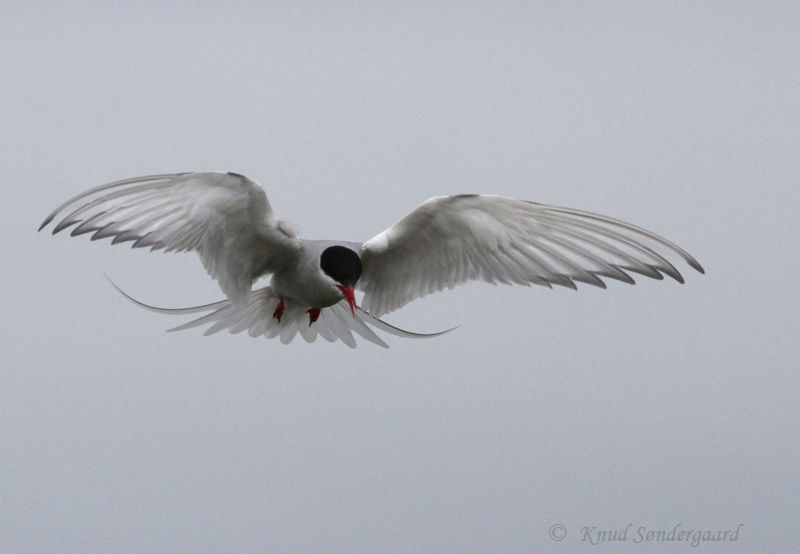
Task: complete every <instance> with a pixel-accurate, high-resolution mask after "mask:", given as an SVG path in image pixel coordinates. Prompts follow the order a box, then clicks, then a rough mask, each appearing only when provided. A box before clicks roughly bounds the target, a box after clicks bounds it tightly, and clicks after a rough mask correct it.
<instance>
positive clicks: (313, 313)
mask: <svg viewBox="0 0 800 554" xmlns="http://www.w3.org/2000/svg"><path fill="white" fill-rule="evenodd" d="M321 309H322V308H311V309H310V310H307V313H308V326H309V327H311V324H312V323H314V322H315V321H316V320H317V319H319V312H320V310H321Z"/></svg>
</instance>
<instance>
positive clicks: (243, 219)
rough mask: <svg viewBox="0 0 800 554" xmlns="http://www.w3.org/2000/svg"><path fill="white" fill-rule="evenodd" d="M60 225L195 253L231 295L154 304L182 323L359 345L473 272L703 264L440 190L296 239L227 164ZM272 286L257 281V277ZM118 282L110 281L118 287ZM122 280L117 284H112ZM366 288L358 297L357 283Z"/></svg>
mask: <svg viewBox="0 0 800 554" xmlns="http://www.w3.org/2000/svg"><path fill="white" fill-rule="evenodd" d="M59 216H60V219H59V221H58V222H57V223H56V224H55V225H54V227H53V231H52V232H53V234H56V233H58V232H60V231H63V230H64V229H67V228H68V227H72V226H73V225H75V227H74V228H73V229H72V231H71V234H72V236H76V235H82V234H86V233H91V234H92V235H91V238H92V240H97V239H103V238H111V239H112V240H111V243H112V244H117V243H121V242H128V241H130V242H132V247H133V248H140V247H148V248H150V250H159V249H163V250H164V251H166V252H185V251H195V252H197V254H198V255H199V256H200V259H201V261H202V263H203V265H204V266H205V269H206V270H207V271H208V273H209V275H210V276H211V277H212V278H213V279H215V280H216V281H217V282H218V284H219V286H220V288H221V289H222V292H223V293H224V294H225V296H226V297H227V298H226V299H225V300H222V301H220V302H215V303H212V304H206V305H203V306H194V307H190V308H177V309H172V308H159V307H155V306H150V305H147V304H145V303H143V302H140V301H138V300H135V299H133V298H132V297H130V296H129V295H127V294H125V293H124V292H122V291H121V290H120V289H119V288H118V287H117V290H120V292H122V294H124V295H125V296H126V297H127V298H129V299H130V300H132V301H133V302H135V303H137V304H138V305H140V306H142V307H144V308H147V309H149V310H152V311H156V312H160V313H167V314H179V315H181V314H196V313H201V314H204V315H202V316H200V317H198V318H197V319H193V320H190V321H189V322H188V323H185V324H183V325H180V326H178V327H175V328H173V329H170V330H171V331H172V330H180V329H186V328H190V327H196V326H201V325H207V324H210V327H209V328H208V329H207V330H206V334H211V333H215V332H218V331H221V330H224V329H227V330H229V331H230V332H231V333H238V332H243V331H247V332H248V333H249V334H250V335H251V336H254V337H257V336H265V337H268V338H274V337H279V338H280V341H281V342H283V343H289V342H291V341H292V339H293V338H294V337H295V336H296V335H297V334H300V335H301V336H302V337H303V338H304V339H305V340H306V341H308V342H312V341H314V340H315V339H316V338H317V336H320V337H322V338H323V339H325V340H327V341H330V342H334V341H336V340H341V341H342V342H344V343H345V344H347V345H348V346H350V347H351V348H354V347H355V346H356V342H355V339H354V337H353V333H355V334H357V335H359V336H361V337H363V338H364V339H366V340H368V341H370V342H372V343H375V344H377V345H380V346H383V347H386V348H388V345H387V344H386V343H385V342H384V341H383V340H382V339H381V338H380V337H379V336H378V335H377V334H376V333H375V332H374V331H373V330H372V329H371V328H370V327H375V328H376V329H379V330H381V331H384V332H387V333H390V334H393V335H397V336H402V337H409V338H427V337H434V336H438V335H441V334H443V333H446V332H448V331H451V330H452V329H449V330H448V331H442V332H441V333H432V334H422V333H412V332H410V331H406V330H403V329H400V328H398V327H395V326H392V325H390V324H389V323H386V322H385V321H383V320H381V319H379V316H382V315H383V314H386V313H388V312H391V311H394V310H396V309H398V308H400V307H402V306H404V305H406V304H407V303H409V302H411V301H412V300H415V299H417V298H420V297H423V296H426V295H428V294H431V293H433V292H437V291H441V290H443V289H451V288H453V287H454V286H456V285H459V284H461V283H465V282H467V281H473V280H481V281H487V282H489V283H498V282H499V283H505V284H512V283H516V284H522V285H527V286H529V285H532V284H533V285H542V286H545V287H551V288H552V286H553V285H559V286H563V287H569V288H572V289H576V288H577V287H576V283H578V282H580V283H586V284H589V285H594V286H597V287H602V288H605V287H606V284H605V282H604V281H603V278H606V279H615V280H618V281H622V282H625V283H630V284H633V283H634V280H633V278H632V277H631V275H630V274H631V273H637V274H640V275H644V276H646V277H650V278H653V279H663V278H664V275H668V276H669V277H671V278H673V279H674V280H676V281H678V282H679V283H683V282H684V279H683V277H682V276H681V274H680V272H679V271H678V270H677V269H676V268H675V266H674V265H673V264H672V262H671V261H670V260H669V258H674V257H675V256H677V257H680V258H682V259H683V260H684V261H685V262H686V263H687V264H688V265H689V266H690V267H692V268H693V269H695V270H697V271H698V272H700V273H704V270H703V268H702V266H701V265H700V264H699V263H698V262H697V260H695V259H694V258H693V257H692V256H691V255H689V253H688V252H686V251H685V250H683V249H682V248H680V247H678V246H677V245H675V244H673V243H672V242H670V241H668V240H667V239H664V238H662V237H660V236H658V235H656V234H654V233H652V232H650V231H647V230H645V229H643V228H641V227H637V226H635V225H631V224H630V223H625V222H623V221H619V220H617V219H612V218H610V217H606V216H602V215H599V214H595V213H591V212H585V211H580V210H574V209H569V208H562V207H557V206H548V205H544V204H538V203H535V202H527V201H522V200H513V199H510V198H505V197H501V196H492V195H483V194H459V195H455V196H437V197H434V198H431V199H429V200H427V201H425V202H423V203H422V204H420V205H419V206H417V207H416V208H415V209H414V210H412V211H411V212H410V213H409V214H408V215H406V216H405V217H403V218H402V219H401V220H400V221H398V222H397V223H395V224H394V225H392V226H391V227H389V228H388V229H386V230H385V231H383V232H381V233H378V234H377V235H376V236H374V237H373V238H371V239H369V240H368V241H366V242H364V243H358V242H347V241H331V240H306V239H301V238H300V237H298V236H297V234H296V233H295V232H294V231H293V230H292V229H291V228H290V227H289V226H288V225H287V224H286V223H284V222H283V221H281V220H280V219H278V218H277V217H276V215H275V213H274V212H273V211H272V207H271V206H270V203H269V201H268V200H267V196H266V194H265V192H264V189H263V188H262V187H261V186H260V185H259V184H258V183H256V182H255V181H252V180H250V179H248V178H247V177H244V176H243V175H239V174H237V173H230V172H227V173H226V172H200V173H174V174H162V175H149V176H145V177H136V178H133V179H124V180H121V181H115V182H113V183H109V184H106V185H102V186H99V187H96V188H93V189H91V190H88V191H86V192H84V193H82V194H79V195H78V196H75V197H74V198H71V199H70V200H67V201H66V202H64V203H63V204H61V205H60V206H59V207H57V208H56V209H55V210H54V211H53V212H52V213H51V214H50V215H48V216H47V218H46V219H45V220H44V222H43V223H42V225H41V226H40V227H39V230H40V231H41V230H42V229H43V228H44V227H46V226H47V225H48V224H50V223H51V222H53V220H55V219H56V218H57V217H59ZM270 275H271V281H270V284H269V285H268V286H266V287H263V288H259V289H256V290H252V286H253V284H254V283H255V281H256V280H258V279H259V278H261V277H263V276H270ZM112 284H113V283H112ZM114 286H115V287H116V285H114ZM356 289H358V290H359V291H361V292H363V297H362V301H361V305H360V306H359V305H358V304H357V302H356V298H355V290H356Z"/></svg>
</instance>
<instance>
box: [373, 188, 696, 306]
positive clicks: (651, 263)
mask: <svg viewBox="0 0 800 554" xmlns="http://www.w3.org/2000/svg"><path fill="white" fill-rule="evenodd" d="M675 255H677V256H679V257H680V258H683V259H684V260H685V261H686V263H688V264H689V266H691V267H692V268H694V269H696V270H697V271H699V272H701V273H702V272H703V268H702V267H701V266H700V264H699V263H698V262H697V260H695V259H694V258H693V257H692V256H691V255H689V253H688V252H686V251H685V250H683V249H682V248H680V247H678V246H677V245H675V244H673V243H672V242H670V241H668V240H666V239H664V238H662V237H660V236H658V235H656V234H655V233H652V232H650V231H647V230H645V229H642V228H641V227H637V226H635V225H631V224H629V223H625V222H623V221H619V220H616V219H613V218H609V217H606V216H602V215H599V214H594V213H591V212H584V211H580V210H573V209H569V208H560V207H556V206H547V205H543V204H536V203H533V202H525V201H520V200H512V199H509V198H503V197H499V196H488V195H459V196H446V197H435V198H431V199H430V200H428V201H427V202H425V203H423V204H421V205H420V206H418V207H417V208H416V209H415V210H413V211H412V212H411V213H409V214H408V215H406V216H405V217H404V218H402V219H401V220H400V221H398V222H397V223H396V224H395V225H393V226H392V227H390V228H388V229H386V230H385V231H383V232H382V233H379V234H378V235H376V236H375V237H373V238H372V239H370V240H369V241H367V242H365V243H364V244H363V246H362V255H361V257H362V263H363V273H362V276H361V280H360V281H359V288H360V289H361V290H363V291H364V301H363V304H364V308H366V309H367V310H369V312H370V313H372V314H374V315H381V314H384V313H387V312H390V311H392V310H396V309H397V308H400V307H401V306H403V305H405V304H407V303H408V302H410V301H412V300H414V299H416V298H419V297H422V296H425V295H427V294H431V293H433V292H436V291H440V290H443V289H445V288H453V287H454V286H456V285H458V284H460V283H464V282H466V281H470V280H483V281H488V282H490V283H496V282H500V283H517V284H523V285H530V284H536V285H542V286H547V287H552V285H560V286H564V287H570V288H576V282H584V283H588V284H591V285H594V286H599V287H605V283H604V282H603V280H602V278H603V277H605V278H611V279H616V280H619V281H623V282H627V283H633V282H634V281H633V278H632V277H631V276H630V275H629V273H638V274H641V275H645V276H647V277H651V278H654V279H663V275H668V276H670V277H672V278H673V279H675V280H676V281H678V282H681V283H682V282H683V277H682V276H681V274H680V272H679V271H678V270H677V269H676V268H675V266H674V265H673V263H672V262H671V261H670V260H669V257H670V256H675Z"/></svg>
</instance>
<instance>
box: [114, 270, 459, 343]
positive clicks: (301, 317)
mask: <svg viewBox="0 0 800 554" xmlns="http://www.w3.org/2000/svg"><path fill="white" fill-rule="evenodd" d="M111 284H112V285H114V287H115V288H116V289H117V290H118V291H119V292H120V293H121V294H122V295H123V296H125V297H126V298H127V299H128V300H130V301H132V302H133V303H135V304H137V305H139V306H141V307H143V308H145V309H148V310H150V311H154V312H158V313H163V314H170V315H187V314H196V313H205V312H208V313H206V314H205V315H203V316H200V317H198V318H197V319H193V320H191V321H189V322H187V323H184V324H183V325H179V326H178V327H173V328H172V329H170V331H181V330H183V329H189V328H192V327H199V326H203V325H209V327H208V328H207V329H206V331H205V333H204V334H205V335H212V334H214V333H218V332H220V331H223V330H225V329H227V330H228V331H229V332H230V333H241V332H243V331H247V333H248V334H249V335H250V336H251V337H258V336H264V337H267V338H276V337H277V338H279V339H280V341H281V342H282V343H284V344H288V343H290V342H291V341H292V340H293V339H294V338H295V337H296V336H297V335H298V334H299V335H300V336H302V337H303V339H305V340H306V342H314V341H315V340H316V339H317V336H320V337H322V338H323V339H325V340H327V341H328V342H334V341H336V340H341V341H342V342H344V343H345V344H346V345H347V346H349V347H350V348H355V347H356V341H355V338H354V337H353V333H355V334H357V335H359V336H361V337H362V338H364V339H366V340H368V341H369V342H371V343H374V344H377V345H379V346H382V347H384V348H389V345H388V344H386V343H385V342H384V341H383V340H382V339H381V338H380V337H379V336H378V335H376V334H375V332H374V331H373V330H372V329H370V328H369V327H368V326H367V325H366V324H369V325H371V326H373V327H375V328H377V329H380V330H381V331H385V332H387V333H389V334H392V335H396V336H399V337H405V338H431V337H436V336H439V335H443V334H444V333H447V332H449V331H452V329H448V330H447V331H442V332H439V333H431V334H423V333H412V332H411V331H405V330H403V329H400V328H398V327H395V326H393V325H390V324H389V323H386V322H385V321H382V320H380V319H378V318H377V317H374V316H372V315H370V314H369V313H368V312H365V311H364V310H362V309H361V308H357V310H356V314H355V317H353V314H352V313H351V312H350V307H349V306H348V305H347V303H346V302H344V301H343V302H339V303H338V304H334V305H333V306H330V307H328V308H323V309H322V310H321V311H320V313H319V318H318V319H317V320H316V321H315V322H313V323H309V321H310V319H309V315H308V306H301V305H300V304H296V303H294V302H291V301H289V300H284V309H283V312H282V315H281V317H280V319H277V318H275V317H274V314H275V309H276V308H277V307H278V303H279V302H280V300H281V299H280V298H279V297H278V296H276V295H275V293H274V292H273V290H272V287H264V288H262V289H258V290H254V291H251V292H250V293H249V294H248V295H247V299H246V301H245V302H241V303H237V304H234V303H232V302H231V301H230V300H223V301H221V302H215V303H213V304H205V305H203V306H194V307H191V308H177V309H172V308H158V307H155V306H150V305H148V304H145V303H143V302H140V301H138V300H136V299H135V298H132V297H131V296H129V295H128V294H127V293H125V292H124V291H123V290H122V289H120V288H119V287H117V285H115V284H114V283H113V282H112V283H111Z"/></svg>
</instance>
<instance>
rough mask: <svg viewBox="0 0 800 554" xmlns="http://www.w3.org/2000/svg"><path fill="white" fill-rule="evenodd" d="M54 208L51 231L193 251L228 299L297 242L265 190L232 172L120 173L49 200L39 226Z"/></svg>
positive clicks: (288, 256)
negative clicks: (53, 202) (56, 202)
mask: <svg viewBox="0 0 800 554" xmlns="http://www.w3.org/2000/svg"><path fill="white" fill-rule="evenodd" d="M57 216H61V219H60V220H59V221H58V222H57V223H56V225H55V226H54V228H53V233H54V234H55V233H58V232H60V231H62V230H64V229H66V228H68V227H71V226H73V225H75V228H74V229H73V230H72V233H71V234H72V235H73V236H75V235H80V234H84V233H92V240H97V239H102V238H107V237H112V244H116V243H119V242H125V241H132V246H133V247H134V248H138V247H149V248H150V249H151V250H158V249H164V251H166V252H170V251H175V252H181V251H192V250H193V251H196V252H197V253H198V254H199V256H200V259H201V260H202V262H203V265H204V266H205V268H206V270H207V271H208V273H209V274H210V275H211V277H212V278H214V279H217V280H218V282H219V285H220V288H221V289H222V291H223V292H224V293H225V294H226V295H227V296H228V297H229V298H231V299H233V300H237V301H238V300H241V299H242V298H244V296H245V295H246V294H247V292H249V291H250V287H251V286H252V283H253V281H254V280H255V279H256V278H258V277H259V276H260V275H262V274H264V273H269V272H273V271H277V270H278V269H280V268H282V267H284V266H285V265H286V264H288V263H290V262H291V261H292V260H294V259H295V258H296V257H297V256H298V255H299V253H300V250H301V244H300V241H299V239H297V238H296V237H295V236H294V234H293V233H291V232H290V231H288V230H287V229H286V227H285V225H283V224H282V222H280V221H279V220H278V219H277V218H276V217H275V214H274V213H273V212H272V208H271V207H270V205H269V201H268V200H267V196H266V194H265V193H264V190H263V189H262V188H261V187H260V186H259V185H258V184H257V183H255V182H254V181H251V180H249V179H247V178H246V177H243V176H241V175H237V174H233V173H219V172H205V173H176V174H164V175H150V176H146V177H137V178H133V179H125V180H122V181H116V182H113V183H109V184H107V185H103V186H100V187H97V188H94V189H91V190H89V191H87V192H85V193H83V194H80V195H78V196H76V197H74V198H72V199H70V200H68V201H67V202H65V203H63V204H62V205H61V206H59V207H58V208H56V209H55V210H54V211H53V212H52V213H51V214H50V215H48V216H47V218H46V219H45V220H44V222H43V223H42V225H41V227H40V228H39V230H41V229H42V228H44V227H45V226H47V225H48V224H49V223H51V222H52V221H53V220H54V219H55V218H56V217H57Z"/></svg>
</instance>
